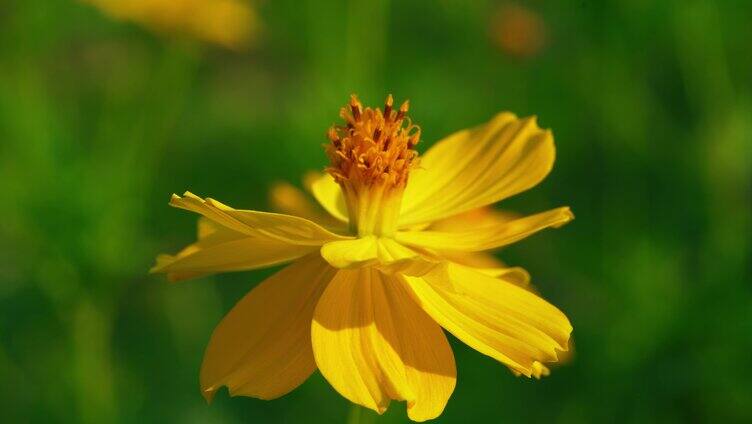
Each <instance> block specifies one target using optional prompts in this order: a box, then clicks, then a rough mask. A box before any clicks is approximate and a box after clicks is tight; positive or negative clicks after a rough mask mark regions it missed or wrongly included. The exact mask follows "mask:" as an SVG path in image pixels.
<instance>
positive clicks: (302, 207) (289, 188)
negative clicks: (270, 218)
mask: <svg viewBox="0 0 752 424" xmlns="http://www.w3.org/2000/svg"><path fill="white" fill-rule="evenodd" d="M315 178H318V177H315ZM269 204H270V205H271V207H272V210H273V211H274V212H279V213H283V214H287V215H293V216H299V217H301V218H305V219H307V220H309V221H313V222H316V223H318V224H320V225H321V226H322V227H324V228H326V229H329V230H331V231H333V232H335V233H344V232H346V231H347V225H346V223H343V222H342V221H340V220H338V219H335V218H334V217H332V216H331V215H330V214H328V213H327V212H326V211H325V210H324V209H323V208H322V207H321V206H320V205H319V204H318V203H316V202H314V200H313V198H312V197H311V196H309V194H308V193H306V192H304V191H303V190H301V189H299V188H297V187H295V186H294V185H292V184H290V183H288V182H285V181H279V182H277V183H275V184H274V185H272V187H271V188H270V189H269Z"/></svg>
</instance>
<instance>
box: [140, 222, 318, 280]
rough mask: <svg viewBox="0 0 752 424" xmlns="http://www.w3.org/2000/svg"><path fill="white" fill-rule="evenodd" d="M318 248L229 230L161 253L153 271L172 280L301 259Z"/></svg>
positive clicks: (256, 267) (262, 266)
mask: <svg viewBox="0 0 752 424" xmlns="http://www.w3.org/2000/svg"><path fill="white" fill-rule="evenodd" d="M315 250H317V247H316V246H301V245H294V244H289V243H284V242H281V241H277V240H267V239H257V238H252V237H247V236H245V235H242V234H239V233H236V232H234V231H231V230H227V233H215V234H211V235H209V236H207V237H204V238H203V239H201V240H199V241H198V242H196V243H193V244H191V245H189V246H187V247H185V248H184V249H183V250H181V251H180V252H178V253H177V254H176V255H174V256H172V255H159V256H158V257H157V264H156V265H155V266H154V267H153V268H152V269H151V270H149V272H151V273H166V274H167V279H168V280H170V281H173V282H175V281H182V280H187V279H191V278H198V277H203V276H206V275H210V274H216V273H220V272H231V271H247V270H251V269H258V268H264V267H268V266H272V265H277V264H280V263H284V262H288V261H291V260H293V259H296V258H299V257H301V256H303V255H305V254H307V253H310V252H312V251H315Z"/></svg>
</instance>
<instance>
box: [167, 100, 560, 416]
mask: <svg viewBox="0 0 752 424" xmlns="http://www.w3.org/2000/svg"><path fill="white" fill-rule="evenodd" d="M407 111H408V103H407V102H405V103H404V104H403V105H402V106H401V107H400V108H399V109H397V110H394V108H393V101H392V97H391V96H389V98H388V99H387V101H386V104H385V106H384V110H383V111H382V110H380V109H371V108H365V109H364V108H363V107H362V105H361V104H360V102H359V101H358V100H357V99H356V98H355V96H353V97H352V98H351V101H350V103H349V105H348V106H347V107H345V108H343V109H342V111H341V112H340V116H341V117H342V118H343V119H344V121H345V122H344V125H341V126H335V127H332V128H331V129H330V130H329V134H328V135H329V139H330V141H331V143H330V144H329V145H328V146H327V153H328V156H329V157H330V160H331V164H330V166H329V167H328V168H327V171H328V175H323V176H320V177H318V178H316V179H315V181H313V182H312V183H311V184H310V190H311V192H312V194H313V196H314V197H315V198H316V199H317V200H318V203H319V204H320V205H321V209H323V210H325V211H326V212H328V213H329V215H331V218H330V219H329V220H327V221H322V222H321V223H320V224H319V223H316V222H314V221H312V219H316V217H317V216H319V215H320V212H318V211H316V209H315V208H312V207H310V205H307V204H306V203H305V200H304V199H303V198H300V196H299V195H298V194H299V193H295V192H294V190H293V191H291V190H289V187H287V188H285V187H283V188H282V191H283V192H282V194H280V192H279V187H277V189H275V190H276V191H277V193H276V194H275V193H273V197H277V198H278V199H277V202H276V203H277V204H279V205H281V207H282V208H283V209H287V210H294V211H298V212H300V213H301V214H302V215H304V216H305V217H301V216H293V215H289V214H281V213H266V212H257V211H251V210H239V209H233V208H231V207H229V206H226V205H224V204H222V203H220V202H218V201H216V200H213V199H209V198H207V199H202V198H200V197H197V196H195V195H193V194H191V193H186V194H185V195H184V196H183V197H180V196H177V195H173V197H172V200H171V202H170V204H171V205H172V206H175V207H178V208H182V209H187V210H190V211H193V212H196V213H199V214H201V215H202V216H203V217H202V218H201V219H200V220H199V229H198V241H197V242H196V243H194V244H192V245H190V246H188V247H186V248H185V249H183V250H182V251H180V252H179V253H177V254H176V255H174V256H169V255H162V256H160V257H159V258H157V265H156V266H155V267H154V268H153V269H152V271H153V272H164V273H167V275H168V277H169V279H170V280H172V281H178V280H183V279H186V278H193V277H198V276H202V275H207V274H212V273H217V272H224V271H239V270H248V269H255V268H261V267H266V266H271V265H275V264H280V263H285V262H290V261H292V264H290V265H288V266H287V267H285V268H283V269H282V270H281V271H279V272H277V273H276V274H274V275H272V276H271V277H269V278H268V279H266V280H265V281H264V282H262V283H261V284H260V285H258V286H257V287H256V288H254V289H253V290H251V292H250V293H248V294H247V295H246V296H245V297H244V298H243V299H241V300H240V302H238V304H237V305H236V306H235V307H234V308H233V309H232V310H231V311H230V312H229V314H228V315H227V316H226V317H225V318H224V319H223V320H222V322H221V323H220V324H219V326H218V327H217V328H216V330H215V331H214V334H213V335H212V338H211V341H210V342H209V346H208V348H207V350H206V354H205V356H204V362H203V365H202V367H201V378H200V379H201V388H202V391H203V394H204V396H205V397H206V398H207V399H208V400H211V399H212V397H213V396H214V394H215V392H216V391H217V390H219V389H220V388H221V387H222V386H227V387H228V388H229V391H230V394H231V395H233V396H234V395H244V396H253V397H257V398H261V399H272V398H276V397H279V396H282V395H284V394H285V393H288V392H289V391H291V390H293V389H294V388H295V387H297V386H298V385H300V384H301V383H302V382H303V381H305V380H306V379H307V378H308V376H309V375H311V373H313V372H314V371H315V370H316V369H318V370H319V371H321V374H322V375H323V376H324V377H325V378H326V379H327V380H328V381H329V383H331V385H332V386H333V387H334V388H335V389H336V390H337V391H338V392H339V393H340V394H342V396H344V397H345V398H347V399H349V400H350V401H352V402H354V403H357V404H360V405H363V406H365V407H368V408H371V409H373V410H375V411H377V412H378V413H382V412H384V411H385V410H386V408H387V406H388V404H389V402H390V400H392V399H395V400H404V401H406V402H407V411H408V415H409V417H410V418H411V419H413V420H415V421H423V420H427V419H431V418H434V417H436V416H438V415H439V414H441V412H442V410H443V409H444V406H445V405H446V402H447V400H448V399H449V396H450V395H451V393H452V391H453V390H454V386H455V380H456V370H455V364H454V356H453V354H452V351H451V348H450V346H449V343H448V342H447V339H446V337H445V335H444V332H443V331H442V327H443V328H444V329H445V330H447V331H449V332H450V333H452V334H454V335H455V336H456V337H457V338H458V339H460V340H461V341H463V342H465V343H466V344H468V345H469V346H471V347H472V348H474V349H475V350H477V351H479V352H481V353H483V354H486V355H488V356H490V357H492V358H494V359H496V360H498V361H500V362H501V363H503V364H504V365H506V366H507V367H509V368H510V369H511V370H512V371H513V372H515V373H517V374H520V375H525V376H527V377H533V376H534V377H540V376H541V375H545V374H547V372H548V369H547V368H545V366H544V365H543V364H544V363H548V362H555V361H557V359H558V355H559V353H560V352H562V351H566V350H567V348H568V342H569V335H570V333H571V331H572V327H571V325H570V323H569V321H568V319H567V318H566V316H565V315H564V314H563V313H562V312H561V311H559V310H558V309H557V308H556V307H554V306H552V305H551V304H549V303H547V302H546V301H545V300H543V299H542V298H540V297H539V296H538V295H536V294H535V293H533V292H532V291H531V290H529V289H528V287H527V284H528V282H529V276H528V274H527V273H526V272H525V271H524V270H522V269H520V268H507V267H504V266H502V265H501V264H499V263H498V262H497V261H496V260H495V259H493V258H492V257H491V256H489V255H488V254H486V253H484V252H485V251H488V250H491V249H496V248H499V247H502V246H505V245H508V244H510V243H513V242H516V241H518V240H520V239H522V238H525V237H527V236H529V235H531V234H533V233H535V232H537V231H539V230H542V229H544V228H548V227H559V226H561V225H563V224H565V223H567V222H569V221H570V220H571V219H572V218H573V216H572V213H571V212H570V210H569V208H566V207H563V208H558V209H553V210H550V211H547V212H542V213H538V214H535V215H531V216H526V217H516V216H510V215H508V214H497V213H490V212H489V211H488V210H486V212H483V210H482V209H480V210H479V208H483V207H485V206H487V205H490V204H493V203H495V202H498V201H500V200H503V199H506V198H508V197H511V196H513V195H515V194H517V193H520V192H522V191H524V190H527V189H529V188H531V187H533V186H535V185H536V184H537V183H538V182H540V181H541V180H542V179H543V178H544V177H545V176H546V175H547V174H548V172H549V171H550V170H551V168H552V165H553V162H554V144H553V137H552V135H551V132H550V131H547V130H541V129H540V128H539V127H538V126H537V124H536V122H535V118H524V119H519V118H517V117H516V116H515V115H513V114H511V113H500V114H498V115H497V116H495V117H494V118H493V119H491V121H489V122H488V123H486V124H484V125H481V126H478V127H475V128H472V129H469V130H463V131H459V132H457V133H454V134H452V135H450V136H449V137H447V138H446V139H444V140H442V141H440V142H438V143H437V144H436V145H435V146H434V147H433V148H431V149H429V150H428V152H427V153H426V154H425V155H424V156H423V157H421V158H420V160H419V158H418V153H417V152H416V151H415V150H414V148H415V145H416V144H417V143H418V141H419V139H420V129H419V128H418V127H417V126H415V125H413V124H412V123H411V121H410V119H409V118H407V116H406V114H407ZM285 190H287V193H286V194H284V191H285ZM296 196H297V197H298V198H297V199H295V197H296ZM479 213H480V214H481V215H478V214H479ZM474 214H475V215H474Z"/></svg>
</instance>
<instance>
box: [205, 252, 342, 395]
mask: <svg viewBox="0 0 752 424" xmlns="http://www.w3.org/2000/svg"><path fill="white" fill-rule="evenodd" d="M334 273H335V270H334V269H333V268H331V267H330V266H329V265H328V264H327V263H326V262H324V261H323V260H322V259H321V258H320V257H319V256H318V254H313V255H309V256H306V257H304V258H301V259H300V260H298V261H297V262H295V263H293V264H291V265H289V266H288V267H286V268H284V269H282V270H281V271H279V272H277V273H276V274H274V275H272V276H271V277H269V278H267V279H266V280H265V281H264V282H262V283H261V284H260V285H258V286H257V287H255V288H254V289H253V290H251V292H250V293H248V294H247V295H246V296H245V297H244V298H243V299H241V300H240V302H238V303H237V305H235V307H234V308H233V309H232V310H231V311H230V312H229V313H228V314H227V316H225V318H224V319H223V320H222V322H221V323H220V324H219V325H218V326H217V328H216V329H215V330H214V334H212V338H211V341H210V342H209V346H208V347H207V349H206V353H205V355H204V362H203V364H202V366H201V390H202V392H203V394H204V396H205V397H206V398H207V400H211V399H212V398H213V396H214V394H215V392H216V391H217V390H219V388H220V387H222V386H227V387H228V388H229V390H230V394H231V395H233V396H236V395H242V396H252V397H257V398H261V399H272V398H276V397H279V396H282V395H284V394H285V393H287V392H289V391H291V390H293V389H294V388H295V387H297V386H298V385H300V384H301V383H302V382H303V381H305V380H306V379H307V378H308V376H309V375H311V373H312V372H313V371H314V370H315V369H316V364H315V362H314V359H313V354H312V352H311V337H310V334H311V332H310V328H311V327H310V325H311V320H312V319H313V311H314V309H315V307H316V303H317V302H318V299H319V297H320V296H321V293H322V292H323V291H324V288H325V287H326V284H327V283H328V282H329V281H330V280H331V279H332V277H333V276H334Z"/></svg>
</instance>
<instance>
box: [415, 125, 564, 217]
mask: <svg viewBox="0 0 752 424" xmlns="http://www.w3.org/2000/svg"><path fill="white" fill-rule="evenodd" d="M554 156H555V152H554V142H553V136H552V135H551V132H550V131H548V130H542V129H541V128H539V127H538V125H537V124H536V122H535V117H530V118H523V119H519V118H517V117H516V116H515V115H513V114H511V113H507V112H504V113H500V114H499V115H497V116H496V117H494V118H493V119H492V120H491V121H489V122H488V123H487V124H484V125H481V126H479V127H476V128H473V129H469V130H462V131H459V132H456V133H454V134H452V135H450V136H449V137H447V138H445V139H444V140H442V141H440V142H438V143H437V144H436V145H435V146H433V147H432V148H431V149H429V150H428V152H426V154H425V155H424V156H423V157H422V158H421V161H420V167H419V168H418V169H416V170H415V171H414V172H413V173H412V174H411V175H410V180H409V182H408V185H407V188H406V190H405V197H404V200H403V204H402V212H401V216H400V225H401V226H402V227H405V226H409V225H412V224H418V223H422V222H428V221H435V220H438V219H441V218H445V217H448V216H451V215H455V214H458V213H461V212H464V211H468V210H472V209H475V208H478V207H481V206H484V205H489V204H491V203H495V202H498V201H499V200H502V199H505V198H508V197H510V196H513V195H515V194H517V193H520V192H522V191H524V190H527V189H529V188H531V187H533V186H535V185H536V184H538V183H539V182H540V181H541V180H543V178H545V177H546V175H548V173H549V171H550V170H551V168H552V167H553V163H554Z"/></svg>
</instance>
